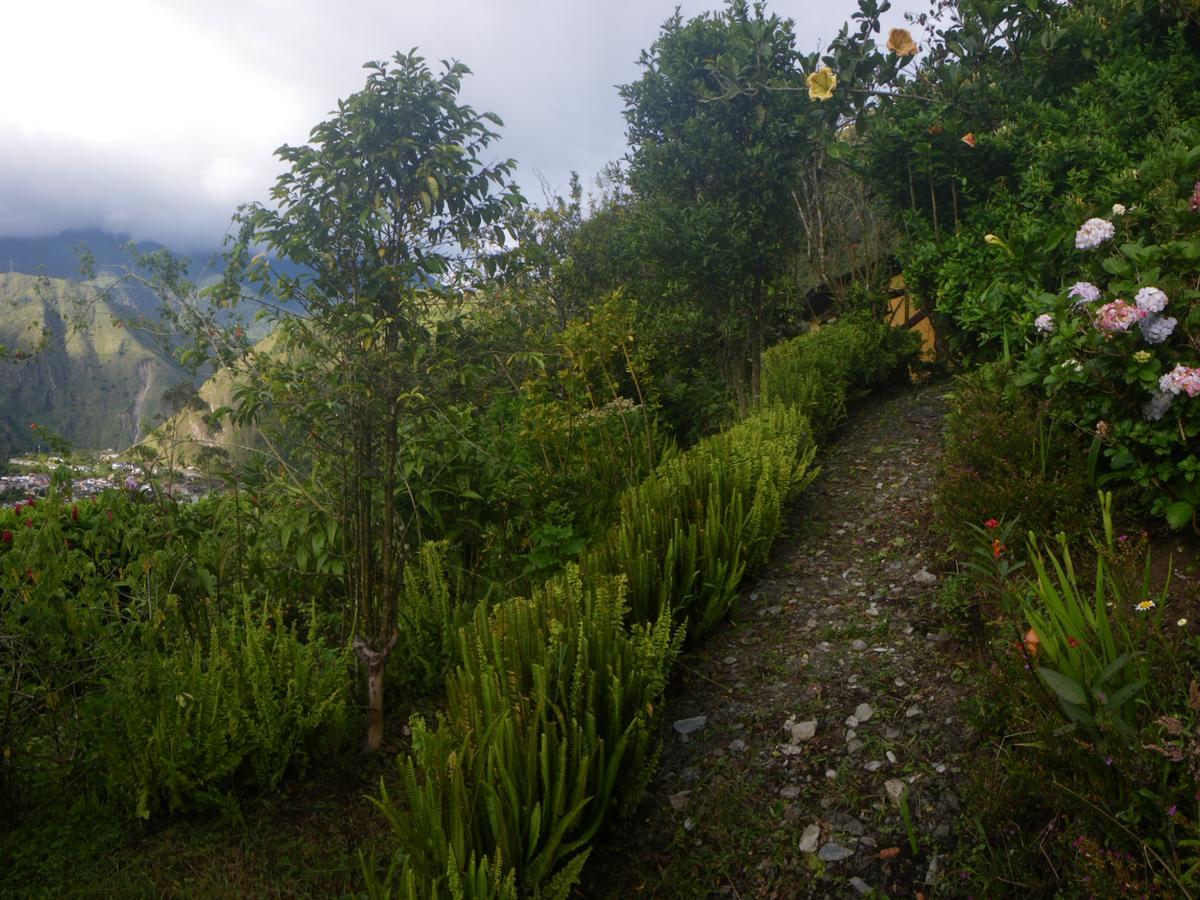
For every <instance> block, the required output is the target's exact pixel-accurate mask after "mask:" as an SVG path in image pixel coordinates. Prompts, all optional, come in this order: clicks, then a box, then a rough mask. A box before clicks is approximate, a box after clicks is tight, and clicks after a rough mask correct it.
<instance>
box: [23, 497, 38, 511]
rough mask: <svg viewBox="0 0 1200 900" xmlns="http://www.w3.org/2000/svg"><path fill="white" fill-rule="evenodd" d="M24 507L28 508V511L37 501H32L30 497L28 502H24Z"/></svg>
mask: <svg viewBox="0 0 1200 900" xmlns="http://www.w3.org/2000/svg"><path fill="white" fill-rule="evenodd" d="M25 505H26V506H28V507H29V508H30V509H33V508H34V507H35V506H37V501H36V500H34V499H33V498H32V497H30V498H29V499H28V500H26V501H25Z"/></svg>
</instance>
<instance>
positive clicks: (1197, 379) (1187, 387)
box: [1158, 365, 1200, 397]
mask: <svg viewBox="0 0 1200 900" xmlns="http://www.w3.org/2000/svg"><path fill="white" fill-rule="evenodd" d="M1158 387H1159V389H1160V390H1161V391H1162V392H1163V393H1165V394H1171V395H1172V396H1176V397H1177V396H1179V394H1181V393H1182V394H1187V395H1188V396H1189V397H1195V396H1197V395H1200V369H1197V368H1193V367H1191V366H1184V365H1178V366H1176V367H1175V368H1174V369H1172V370H1171V371H1170V372H1168V373H1167V374H1166V375H1164V376H1163V377H1162V378H1160V379H1158Z"/></svg>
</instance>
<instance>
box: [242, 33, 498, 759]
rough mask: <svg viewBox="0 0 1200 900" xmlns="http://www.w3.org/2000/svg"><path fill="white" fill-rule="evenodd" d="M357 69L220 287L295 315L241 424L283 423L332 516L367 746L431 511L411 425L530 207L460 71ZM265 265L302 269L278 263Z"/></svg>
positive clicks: (431, 398) (400, 66)
mask: <svg viewBox="0 0 1200 900" xmlns="http://www.w3.org/2000/svg"><path fill="white" fill-rule="evenodd" d="M365 68H366V69H367V70H368V72H369V75H368V77H367V82H366V85H365V86H364V87H363V89H362V90H360V91H358V92H357V93H355V94H353V95H351V96H350V97H348V98H346V99H345V100H342V101H339V103H338V106H337V109H336V110H335V111H334V112H333V113H332V114H331V116H330V118H329V119H327V120H326V121H324V122H322V123H321V124H319V125H317V126H316V127H315V128H314V129H313V130H312V132H311V134H310V136H309V141H308V143H307V144H304V145H301V146H283V147H281V148H280V149H279V150H278V151H277V155H278V156H279V158H280V159H281V160H282V161H283V162H285V163H287V164H288V166H289V169H288V171H286V172H285V173H284V174H283V175H281V176H280V177H279V179H278V181H277V182H276V184H275V187H274V189H273V190H272V192H271V199H272V201H273V202H272V205H270V206H265V205H260V204H254V205H251V206H248V207H245V208H243V210H242V211H241V212H240V213H239V216H238V220H239V221H240V223H241V230H240V234H239V238H238V240H237V243H236V245H235V247H234V249H233V253H232V256H233V258H234V259H235V260H236V261H238V262H239V263H240V265H233V266H230V268H229V270H228V273H229V274H228V278H227V283H228V285H229V287H230V292H231V294H232V293H236V292H237V290H238V288H237V280H238V279H239V278H240V277H243V276H248V277H250V278H252V279H254V280H257V281H258V282H259V283H260V284H261V285H262V286H263V287H264V289H269V290H270V292H271V293H272V294H273V295H274V296H275V297H276V298H278V299H279V300H281V301H283V307H284V308H296V307H299V308H300V309H301V310H302V312H301V314H299V315H280V316H279V317H278V318H279V322H278V329H277V334H278V335H279V341H278V344H277V345H276V346H275V347H274V348H273V349H272V350H271V352H270V353H269V354H267V355H261V356H260V357H259V358H257V359H255V360H254V363H255V368H256V369H257V370H258V373H259V377H258V378H257V379H256V380H255V381H254V382H253V383H252V384H250V385H248V386H247V387H246V388H245V389H244V390H243V391H242V392H241V394H240V395H239V402H240V410H239V414H240V416H241V417H242V418H243V419H245V420H249V419H253V418H259V419H261V421H263V422H264V423H273V424H272V429H273V430H274V431H275V432H276V435H275V436H276V437H277V439H278V446H280V447H287V448H288V450H287V452H286V454H281V457H286V459H282V460H281V462H283V463H285V464H286V470H287V471H288V472H289V473H290V475H291V476H292V478H293V480H294V483H295V484H296V485H297V486H298V487H300V488H301V489H302V490H303V491H305V492H306V493H307V495H308V496H310V497H312V498H313V499H314V501H315V502H319V503H321V504H322V506H323V507H324V508H325V509H326V510H327V512H328V513H329V515H330V521H331V523H332V524H331V528H330V537H331V543H335V542H336V543H337V545H338V546H339V548H340V554H339V556H340V558H341V559H343V560H345V578H346V589H347V596H348V598H349V600H350V602H351V604H352V613H353V619H354V622H355V631H356V633H355V636H354V647H355V650H356V652H357V654H358V657H359V659H360V660H361V661H362V663H363V665H364V666H365V668H366V673H367V695H368V710H369V725H368V732H367V740H366V743H367V746H368V748H371V749H375V748H378V747H379V745H380V742H381V740H382V737H383V710H384V705H383V684H384V678H383V675H384V666H385V663H386V661H387V658H388V655H389V653H390V652H391V650H392V648H393V647H394V646H395V643H396V639H397V615H398V609H397V604H398V602H399V598H400V596H401V595H402V588H403V583H404V570H405V566H406V564H407V563H408V562H409V560H410V559H412V558H414V556H415V554H416V552H417V549H418V546H419V544H420V543H421V541H422V540H423V539H424V538H425V536H426V532H427V529H428V525H429V521H430V518H431V516H436V514H437V509H436V498H432V497H431V496H430V494H429V491H428V490H427V489H426V488H427V485H425V484H423V479H424V477H425V476H426V474H427V473H426V471H425V469H426V465H427V464H428V463H429V459H428V458H427V456H425V455H423V454H424V452H425V451H426V450H429V449H430V448H428V447H424V444H423V442H422V440H421V439H420V436H419V431H420V429H419V428H418V427H416V426H417V423H419V422H420V421H421V419H422V418H423V417H426V416H429V415H432V414H433V412H434V410H433V404H435V403H436V394H437V386H438V384H439V383H443V381H444V379H445V377H446V375H447V372H448V371H449V370H450V369H452V368H453V360H448V359H447V358H446V354H445V351H444V347H445V345H446V343H447V341H448V340H449V339H451V338H452V337H453V335H454V333H455V331H456V327H457V324H458V323H459V322H460V320H461V318H462V316H463V314H464V311H465V307H466V305H467V304H468V303H469V296H470V289H471V287H472V286H473V285H474V284H475V283H476V282H477V281H478V280H479V278H480V277H481V276H483V275H485V274H488V273H490V272H492V271H494V269H495V268H496V265H497V259H498V255H497V252H496V251H497V250H498V248H499V247H501V246H502V245H503V244H504V243H505V241H506V237H507V234H508V232H507V229H506V227H505V224H504V223H505V222H507V221H509V219H510V213H511V212H512V210H513V208H514V207H516V206H518V205H519V204H520V203H521V197H520V194H519V193H518V192H517V191H516V189H515V188H514V187H513V186H512V185H511V181H510V177H511V174H512V171H513V168H514V165H515V164H514V163H513V161H512V160H504V161H496V162H487V161H485V159H484V153H485V151H486V150H487V148H488V147H489V145H490V144H491V143H492V142H493V141H494V140H495V139H496V138H497V137H498V135H497V133H496V132H495V131H493V130H492V126H499V125H500V124H501V123H500V120H499V118H497V117H496V116H495V115H493V114H491V113H477V112H476V111H475V110H474V109H472V108H471V107H470V106H467V105H465V104H463V103H461V102H460V101H459V96H458V95H459V90H460V86H461V82H462V78H463V76H464V75H466V74H468V72H469V70H468V69H467V67H466V66H464V65H461V64H458V63H453V64H450V63H443V70H442V71H441V72H440V73H436V74H435V73H434V72H433V71H431V70H430V68H429V67H428V66H427V65H426V63H425V61H424V60H423V59H422V58H421V57H420V56H418V55H417V54H416V52H415V51H412V52H409V53H408V54H399V53H398V54H396V55H395V56H394V57H393V59H392V60H391V62H390V63H386V62H375V63H369V64H368V65H367V66H366V67H365ZM259 251H265V252H259ZM267 254H274V255H278V256H280V257H284V258H286V259H289V260H291V261H292V262H293V263H295V264H297V265H298V267H299V270H300V273H301V274H298V275H287V274H283V273H282V272H279V271H276V270H274V269H273V268H272V267H271V265H270V263H269V262H268V258H269V257H268V255H267ZM264 412H269V415H261V414H262V413H264ZM269 437H271V435H270V434H268V438H269ZM297 447H302V448H303V450H299V451H298V450H296V449H295V448H297Z"/></svg>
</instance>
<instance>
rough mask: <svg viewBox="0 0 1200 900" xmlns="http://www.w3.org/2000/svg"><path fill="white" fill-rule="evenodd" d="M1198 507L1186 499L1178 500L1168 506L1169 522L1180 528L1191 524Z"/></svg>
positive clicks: (1172, 525)
mask: <svg viewBox="0 0 1200 900" xmlns="http://www.w3.org/2000/svg"><path fill="white" fill-rule="evenodd" d="M1195 512H1196V508H1195V507H1194V506H1192V504H1190V503H1188V502H1187V501H1186V500H1177V501H1176V502H1174V503H1172V504H1171V505H1170V506H1168V507H1167V524H1168V525H1170V526H1171V527H1172V528H1175V529H1179V528H1183V527H1184V526H1185V525H1189V524H1191V521H1192V516H1193V515H1195Z"/></svg>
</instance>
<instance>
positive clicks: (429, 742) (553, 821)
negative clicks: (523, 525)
mask: <svg viewBox="0 0 1200 900" xmlns="http://www.w3.org/2000/svg"><path fill="white" fill-rule="evenodd" d="M624 596H625V592H624V588H623V585H622V582H621V580H620V579H618V578H603V577H596V578H592V579H589V580H587V581H586V582H585V581H584V580H583V579H581V577H580V575H579V573H578V570H576V569H574V568H570V569H568V571H567V572H566V573H565V574H564V575H562V576H560V577H558V578H555V579H552V580H551V581H549V582H548V583H547V584H546V586H545V587H544V588H543V589H541V590H539V591H535V592H534V593H533V596H532V597H531V598H529V599H525V598H517V599H513V600H509V601H506V602H504V603H501V604H499V605H497V606H496V607H495V608H494V609H492V610H491V611H490V612H489V611H487V610H485V609H483V608H482V607H480V608H479V609H478V610H477V612H476V617H475V622H474V625H473V627H470V628H466V629H463V631H462V632H461V636H460V665H459V668H458V670H457V671H456V672H455V674H454V675H452V676H451V677H450V679H449V681H448V685H447V687H448V697H447V708H446V712H445V713H444V714H443V715H442V716H440V717H439V723H438V728H437V729H436V730H431V729H429V728H428V727H427V726H426V725H425V724H424V722H423V721H421V720H420V719H419V718H417V719H414V720H413V751H412V755H411V756H410V757H409V758H408V759H407V760H406V761H405V762H404V763H403V764H402V776H403V778H402V790H403V794H404V796H403V803H402V804H398V803H397V802H395V801H393V800H392V799H391V798H390V797H389V796H388V794H387V791H386V789H385V790H384V791H383V794H382V797H381V799H380V800H379V801H377V802H378V804H379V806H380V808H381V809H382V810H383V812H384V814H385V815H386V816H387V818H388V821H389V822H390V823H391V826H392V828H393V829H394V831H395V833H396V836H397V838H398V840H399V843H400V848H401V852H402V854H403V865H402V869H401V871H400V873H399V879H400V880H399V884H398V885H393V886H391V887H395V888H398V889H399V890H400V892H401V895H402V896H409V897H419V898H431V897H451V896H463V895H464V893H465V895H466V896H472V897H485V896H515V895H516V889H517V888H519V890H520V894H521V896H542V897H565V896H566V895H567V893H568V891H569V889H570V887H571V885H572V884H573V883H574V881H575V880H576V878H577V877H578V874H579V871H580V870H581V868H582V866H583V862H584V860H585V859H586V856H587V852H588V851H587V844H588V841H589V840H590V839H591V838H592V836H593V835H594V834H595V832H596V830H597V829H598V828H599V827H600V824H601V822H602V821H603V819H604V817H605V815H606V814H607V813H608V811H609V810H610V808H611V807H613V806H615V805H617V804H618V801H617V791H618V788H619V789H620V805H622V806H624V807H626V808H628V807H631V806H632V805H634V804H636V802H637V799H638V796H639V794H640V792H641V788H642V786H643V785H644V784H645V782H646V780H647V779H648V778H649V775H650V773H651V771H652V767H653V763H654V760H655V756H656V748H655V742H654V738H653V732H652V727H651V726H652V724H653V721H654V713H655V705H656V704H657V702H658V698H659V695H660V694H661V693H662V690H663V688H664V687H665V685H666V682H667V678H668V676H669V674H670V669H671V664H672V662H673V660H674V658H675V655H676V653H677V651H678V649H679V644H680V639H681V637H682V635H681V633H680V632H679V631H677V630H676V629H675V628H674V626H673V625H672V622H671V618H670V614H669V611H668V610H667V609H666V608H665V607H664V608H663V609H661V610H660V612H659V615H658V616H657V617H656V618H655V619H654V620H653V621H651V622H647V623H644V624H636V625H632V626H626V625H625V619H626V616H627V614H628V609H627V608H626V606H625V603H624ZM464 872H465V874H464ZM464 885H473V887H470V888H467V887H464Z"/></svg>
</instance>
